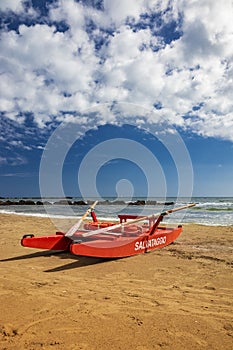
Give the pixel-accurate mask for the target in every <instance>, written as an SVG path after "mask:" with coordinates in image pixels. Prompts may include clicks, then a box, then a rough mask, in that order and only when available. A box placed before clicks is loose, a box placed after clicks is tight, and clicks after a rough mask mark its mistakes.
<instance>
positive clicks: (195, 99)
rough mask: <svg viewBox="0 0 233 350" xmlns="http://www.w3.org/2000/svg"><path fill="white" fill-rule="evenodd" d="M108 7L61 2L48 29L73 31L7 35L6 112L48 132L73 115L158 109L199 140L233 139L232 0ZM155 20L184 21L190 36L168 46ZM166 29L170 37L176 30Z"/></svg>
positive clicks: (141, 0)
mask: <svg viewBox="0 0 233 350" xmlns="http://www.w3.org/2000/svg"><path fill="white" fill-rule="evenodd" d="M103 4H104V8H105V10H104V11H100V10H97V9H94V8H91V7H89V6H83V5H82V4H81V3H77V2H75V1H74V0H66V1H64V0H60V1H58V2H57V3H56V4H55V5H54V6H53V7H51V10H50V20H52V21H63V22H65V23H66V24H67V26H68V28H69V29H68V30H67V31H66V32H58V31H57V30H56V27H55V25H53V26H52V25H48V24H46V23H45V24H36V25H31V26H27V25H20V26H19V32H18V33H17V32H15V31H5V32H2V35H1V42H0V51H1V53H2V57H1V68H2V72H1V81H0V88H1V91H2V93H1V98H0V107H1V111H3V112H4V113H5V115H6V116H7V117H9V118H11V119H14V120H16V121H18V122H20V123H23V122H24V118H23V114H24V113H26V112H31V113H33V115H34V120H35V121H36V123H37V124H38V126H39V127H40V128H44V127H45V126H46V125H48V124H49V123H52V122H53V121H54V119H57V121H58V122H61V121H62V120H66V121H67V122H68V121H69V120H71V119H72V118H74V117H72V116H71V115H70V113H71V112H73V111H77V113H78V114H82V113H84V112H85V111H86V110H87V109H88V108H90V107H92V106H94V105H95V104H96V103H106V102H112V101H115V102H128V103H136V104H139V105H142V106H145V107H147V108H148V109H149V110H152V109H153V108H154V107H153V106H154V105H155V106H159V108H160V109H159V110H155V113H154V118H155V121H157V120H158V119H159V116H160V119H162V118H163V119H166V120H168V121H169V122H170V123H172V124H175V125H179V126H182V127H184V128H186V127H188V128H190V129H191V130H192V131H194V132H197V133H199V134H203V135H206V136H214V137H222V138H225V139H229V140H233V135H232V131H231V130H232V129H231V128H232V118H233V114H232V111H233V102H232V101H233V96H232V95H233V92H232V91H233V65H232V62H233V41H232V36H233V24H232V19H231V14H232V11H233V4H232V1H231V0H224V1H223V2H213V1H211V0H203V1H201V2H200V1H197V0H192V1H189V2H187V1H184V0H173V1H172V2H171V1H159V0H158V1H154V0H153V1H152V0H137V1H135V0H130V1H123V0H120V1H119V0H118V1H115V0H114V1H113V0H105V1H104V2H103ZM168 5H169V6H170V7H169V8H170V9H169V10H167V8H168ZM4 6H5V5H2V4H1V5H0V8H1V9H2V10H7V7H6V6H5V7H4ZM9 8H10V9H11V10H12V11H15V12H16V13H19V11H21V10H22V3H21V2H20V1H13V0H12V1H10V2H8V9H9ZM153 11H157V16H158V13H161V14H162V20H163V23H164V25H168V24H170V25H171V24H173V25H174V21H177V28H179V29H180V31H181V32H182V33H183V34H182V35H181V36H180V37H179V38H176V40H172V41H171V42H170V43H168V42H166V40H165V41H164V40H163V36H159V35H157V36H155V34H154V31H157V33H159V30H160V25H159V24H158V23H159V22H156V16H155V17H154V19H153V20H152V17H150V16H151V14H152V13H153ZM143 13H144V14H145V13H147V17H146V19H145V18H144V19H143V18H142V17H140V15H141V14H143ZM28 15H29V14H28ZM144 17H145V16H144ZM216 18H217V20H216ZM140 21H144V22H143V23H144V24H143V26H142V24H141V25H140V24H139V22H140ZM47 22H48V21H47ZM137 23H138V26H136V25H137ZM164 28H165V29H164V32H163V33H164V34H163V35H165V36H166V35H168V34H167V31H168V30H169V27H164ZM166 28H167V29H166ZM155 48H156V49H155ZM74 119H75V120H77V118H74ZM72 120H73V119H72ZM109 120H115V121H116V122H118V123H121V122H123V119H121V117H120V116H119V115H118V116H115V117H114V116H113V114H112V113H111V112H109V113H107V112H106V113H103V115H102V120H101V119H100V120H99V122H100V123H104V122H105V121H109ZM151 121H152V120H150V122H151Z"/></svg>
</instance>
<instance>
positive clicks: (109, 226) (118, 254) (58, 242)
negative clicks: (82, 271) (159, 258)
mask: <svg viewBox="0 0 233 350" xmlns="http://www.w3.org/2000/svg"><path fill="white" fill-rule="evenodd" d="M96 204H97V202H95V203H94V204H93V205H92V206H91V207H90V208H89V209H88V210H87V211H86V213H85V214H84V215H83V217H82V218H81V219H80V220H79V221H78V223H76V224H75V225H74V226H73V227H71V229H69V230H68V231H67V232H66V233H63V232H57V233H56V234H54V235H49V236H41V237H35V236H34V235H32V234H30V235H24V236H23V238H22V240H21V244H22V245H23V246H24V247H30V248H39V249H48V250H64V251H70V252H71V253H73V254H76V255H81V256H89V257H99V258H122V257H127V256H132V255H136V254H140V253H146V252H149V251H152V250H154V249H157V248H162V247H165V246H167V245H169V244H171V243H172V242H174V241H175V240H176V239H177V238H178V237H179V235H180V233H181V231H182V226H181V225H179V226H177V227H165V226H160V223H161V221H162V220H163V218H164V216H166V215H168V214H170V213H173V212H175V211H178V210H182V209H185V208H189V207H192V206H194V205H195V204H189V205H187V206H183V207H179V208H174V209H171V210H168V211H165V212H163V213H160V214H153V215H149V216H136V215H127V214H124V215H118V218H119V223H113V222H99V221H98V220H97V218H96V215H95V213H94V207H95V205H96ZM89 213H91V216H92V221H91V222H85V221H84V219H85V218H86V217H87V215H88V214H89Z"/></svg>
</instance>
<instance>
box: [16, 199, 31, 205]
mask: <svg viewBox="0 0 233 350" xmlns="http://www.w3.org/2000/svg"><path fill="white" fill-rule="evenodd" d="M18 204H19V205H35V202H34V201H31V200H24V199H21V200H20V201H19V203H18Z"/></svg>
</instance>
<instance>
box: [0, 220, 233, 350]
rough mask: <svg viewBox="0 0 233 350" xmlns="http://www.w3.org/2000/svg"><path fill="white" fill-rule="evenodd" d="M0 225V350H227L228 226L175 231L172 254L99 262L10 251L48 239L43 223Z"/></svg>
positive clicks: (231, 305) (232, 319) (49, 228)
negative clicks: (33, 239) (35, 238)
mask: <svg viewBox="0 0 233 350" xmlns="http://www.w3.org/2000/svg"><path fill="white" fill-rule="evenodd" d="M0 225H1V230H0V273H1V283H0V298H1V299H0V349H1V350H15V349H17V350H37V349H58V350H60V349H62V350H86V349H88V350H99V349H103V350H105V349H107V350H115V349H117V350H124V349H125V350H126V349H135V350H150V349H175V350H176V349H190V350H191V349H192V350H193V349H197V350H200V349H209V350H221V349H222V350H232V348H233V274H232V266H233V263H232V256H233V254H232V250H233V249H232V247H233V227H232V226H231V227H208V226H201V225H184V227H183V232H182V234H181V236H180V237H179V239H178V240H177V241H176V243H175V244H172V245H170V246H168V247H166V248H162V249H158V250H155V251H154V252H151V253H148V254H142V255H139V256H135V257H131V258H124V259H119V260H112V261H110V260H107V261H104V260H101V259H91V258H84V257H78V256H72V255H71V254H69V253H64V252H56V253H51V252H48V251H47V252H45V251H39V250H36V249H29V248H24V247H22V246H21V245H20V239H21V237H22V235H23V234H25V233H34V234H36V235H43V234H49V233H54V232H55V231H56V228H55V227H54V225H53V224H52V223H51V222H50V220H49V219H45V218H39V217H26V216H17V215H7V214H6V215H4V214H2V215H1V216H0ZM69 226H70V222H64V229H65V228H66V227H69Z"/></svg>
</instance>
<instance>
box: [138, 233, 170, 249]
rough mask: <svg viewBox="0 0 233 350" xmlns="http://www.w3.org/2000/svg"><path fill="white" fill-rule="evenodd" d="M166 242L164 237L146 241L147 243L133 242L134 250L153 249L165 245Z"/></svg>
mask: <svg viewBox="0 0 233 350" xmlns="http://www.w3.org/2000/svg"><path fill="white" fill-rule="evenodd" d="M166 240H167V237H166V236H163V237H158V238H152V239H148V241H140V242H135V246H134V250H135V251H137V250H143V249H148V248H153V247H156V246H158V245H162V244H165V243H166Z"/></svg>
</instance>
